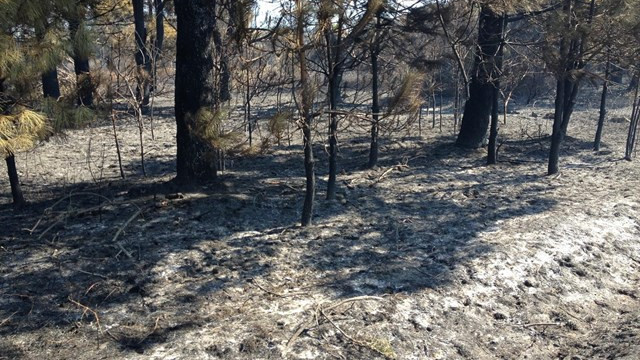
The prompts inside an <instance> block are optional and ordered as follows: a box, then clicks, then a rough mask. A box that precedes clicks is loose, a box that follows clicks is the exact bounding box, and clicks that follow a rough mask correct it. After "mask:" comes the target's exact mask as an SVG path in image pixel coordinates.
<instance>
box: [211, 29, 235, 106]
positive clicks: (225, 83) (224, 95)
mask: <svg viewBox="0 0 640 360" xmlns="http://www.w3.org/2000/svg"><path fill="white" fill-rule="evenodd" d="M230 31H231V25H228V30H227V32H228V33H229V32H230ZM213 40H214V42H215V47H216V55H217V60H218V66H219V67H220V77H219V79H220V80H219V83H218V87H219V88H218V100H219V101H220V102H227V101H229V100H231V90H230V89H229V86H230V83H231V72H230V70H229V62H228V59H227V51H226V50H227V49H226V47H225V44H224V42H223V40H222V34H220V30H219V29H218V28H216V30H215V33H214V35H213Z"/></svg>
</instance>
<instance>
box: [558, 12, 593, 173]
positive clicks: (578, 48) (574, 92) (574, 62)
mask: <svg viewBox="0 0 640 360" xmlns="http://www.w3.org/2000/svg"><path fill="white" fill-rule="evenodd" d="M573 1H574V0H565V3H564V6H563V11H564V13H565V14H568V15H570V14H572V12H573V11H574V8H573ZM594 13H595V0H591V6H590V10H589V17H588V20H587V22H588V23H589V22H591V19H592V18H593V15H594ZM567 19H568V24H567V29H572V28H573V27H574V26H575V23H574V20H575V19H574V17H573V16H567ZM585 42H586V38H585V36H584V35H583V36H582V37H581V38H580V39H574V40H571V41H568V40H567V39H566V38H565V37H564V36H563V38H562V39H561V40H560V52H559V54H560V60H561V64H560V66H561V69H560V73H559V74H558V75H557V76H558V84H557V91H556V100H555V112H554V118H553V132H552V134H551V149H550V151H549V166H548V169H547V170H548V171H547V174H548V175H553V174H556V173H558V171H559V169H558V160H559V157H560V145H561V144H562V141H563V140H564V137H565V136H566V134H567V128H568V127H569V120H571V114H573V109H574V108H575V103H576V98H577V97H578V91H579V89H580V78H579V77H577V78H576V77H575V76H573V74H572V72H573V71H575V70H580V69H583V68H584V66H585V62H584V60H583V56H584V51H585V49H584V46H585Z"/></svg>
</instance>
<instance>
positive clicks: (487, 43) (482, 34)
mask: <svg viewBox="0 0 640 360" xmlns="http://www.w3.org/2000/svg"><path fill="white" fill-rule="evenodd" d="M478 26H479V27H478V46H477V50H476V53H475V56H474V64H473V72H472V74H471V80H470V81H469V91H468V92H469V98H468V99H467V101H466V103H465V106H464V113H463V115H462V123H461V126H460V132H459V133H458V139H457V141H456V144H457V145H458V146H460V147H464V148H478V147H480V146H482V144H483V142H484V140H485V138H486V135H487V129H488V127H489V119H490V116H491V109H492V107H493V106H492V98H493V96H492V94H493V85H492V80H491V77H492V74H494V73H495V72H496V70H498V71H499V70H500V69H498V64H497V63H496V60H497V53H498V49H499V48H500V43H501V41H502V37H503V29H504V26H503V17H502V16H501V15H499V14H496V13H494V12H493V11H492V10H491V9H490V8H489V7H488V6H483V7H482V9H481V11H480V17H479V25H478Z"/></svg>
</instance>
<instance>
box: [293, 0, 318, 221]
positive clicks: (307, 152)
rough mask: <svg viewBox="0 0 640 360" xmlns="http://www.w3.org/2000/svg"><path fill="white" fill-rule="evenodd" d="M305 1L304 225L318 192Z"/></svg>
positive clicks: (300, 28)
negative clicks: (306, 42)
mask: <svg viewBox="0 0 640 360" xmlns="http://www.w3.org/2000/svg"><path fill="white" fill-rule="evenodd" d="M304 5H305V4H304V1H303V0H296V18H297V25H296V40H297V43H296V47H297V53H298V65H299V67H300V86H301V87H302V91H301V110H302V111H301V112H302V117H303V119H304V123H303V126H302V134H303V136H304V171H305V177H306V190H305V196H304V205H303V207H302V219H301V223H302V226H308V225H311V220H312V218H313V203H314V200H315V194H316V174H315V170H314V165H315V160H314V156H313V138H312V134H311V130H312V126H313V114H312V113H311V111H312V107H313V98H312V97H313V90H312V89H311V84H310V82H309V70H308V69H307V55H306V50H305V42H304V27H305V23H304V18H305V11H304Z"/></svg>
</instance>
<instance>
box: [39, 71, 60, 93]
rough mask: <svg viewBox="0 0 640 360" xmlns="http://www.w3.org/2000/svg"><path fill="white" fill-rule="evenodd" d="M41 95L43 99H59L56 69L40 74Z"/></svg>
mask: <svg viewBox="0 0 640 360" xmlns="http://www.w3.org/2000/svg"><path fill="white" fill-rule="evenodd" d="M42 94H43V95H44V97H45V98H52V99H58V98H59V97H60V82H59V81H58V69H56V68H53V69H51V70H49V71H47V72H45V73H44V74H42Z"/></svg>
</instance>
